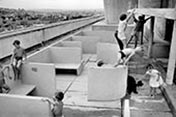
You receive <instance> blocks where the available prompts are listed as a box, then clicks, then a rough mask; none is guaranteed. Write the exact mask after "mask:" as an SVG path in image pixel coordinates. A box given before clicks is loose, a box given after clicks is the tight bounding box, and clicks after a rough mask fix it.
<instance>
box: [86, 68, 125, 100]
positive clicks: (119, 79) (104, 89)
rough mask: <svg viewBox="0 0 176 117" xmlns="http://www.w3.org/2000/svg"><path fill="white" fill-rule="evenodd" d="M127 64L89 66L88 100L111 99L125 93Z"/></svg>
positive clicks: (119, 97) (120, 96)
mask: <svg viewBox="0 0 176 117" xmlns="http://www.w3.org/2000/svg"><path fill="white" fill-rule="evenodd" d="M127 74H128V67H127V66H118V67H112V66H111V67H110V66H109V67H108V66H107V67H106V66H102V67H91V68H89V70H88V100H89V101H91V100H95V101H96V100H97V101H111V100H118V99H121V98H122V97H123V96H125V94H126V87H127V83H126V82H127Z"/></svg>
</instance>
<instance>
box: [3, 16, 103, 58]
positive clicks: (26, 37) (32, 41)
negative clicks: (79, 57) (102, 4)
mask: <svg viewBox="0 0 176 117" xmlns="http://www.w3.org/2000/svg"><path fill="white" fill-rule="evenodd" d="M102 19H103V18H102V17H99V16H94V17H90V18H84V19H78V20H72V21H66V22H61V23H54V24H50V25H47V26H43V27H37V28H36V27H34V28H29V29H24V30H22V31H15V32H12V33H8V34H2V35H0V59H2V58H4V57H6V56H9V55H10V54H11V52H12V49H13V45H12V42H13V41H14V40H15V39H18V40H20V41H21V43H22V44H21V46H22V47H24V48H30V47H32V46H34V45H37V44H39V43H41V42H42V41H46V40H50V39H52V38H54V37H57V36H59V35H62V34H64V33H67V32H70V31H72V30H75V29H78V28H81V27H83V26H85V25H88V24H90V23H93V22H96V21H99V20H102Z"/></svg>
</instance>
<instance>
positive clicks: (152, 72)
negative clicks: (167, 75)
mask: <svg viewBox="0 0 176 117" xmlns="http://www.w3.org/2000/svg"><path fill="white" fill-rule="evenodd" d="M146 76H148V77H149V78H150V80H149V86H150V96H152V97H154V96H156V94H157V93H156V90H157V88H159V87H160V86H161V85H164V82H163V79H162V77H161V73H160V72H159V71H158V70H156V69H149V70H148V71H147V72H146Z"/></svg>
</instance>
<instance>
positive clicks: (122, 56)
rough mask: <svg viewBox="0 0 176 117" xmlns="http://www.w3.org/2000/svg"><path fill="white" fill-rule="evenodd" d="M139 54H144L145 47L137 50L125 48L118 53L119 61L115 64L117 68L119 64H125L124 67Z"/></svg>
mask: <svg viewBox="0 0 176 117" xmlns="http://www.w3.org/2000/svg"><path fill="white" fill-rule="evenodd" d="M138 52H141V53H142V52H143V47H142V46H141V47H136V48H134V49H133V48H125V49H123V50H121V51H119V52H118V55H117V56H118V60H117V62H116V63H115V65H114V66H115V67H116V66H118V65H119V63H123V64H124V65H125V64H127V62H128V61H129V60H130V58H131V57H132V56H133V55H135V54H136V53H138Z"/></svg>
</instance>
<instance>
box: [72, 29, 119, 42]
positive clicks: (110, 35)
mask: <svg viewBox="0 0 176 117" xmlns="http://www.w3.org/2000/svg"><path fill="white" fill-rule="evenodd" d="M75 36H96V37H100V40H101V42H105V43H117V41H116V38H115V36H114V31H80V32H79V33H77V34H75Z"/></svg>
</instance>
